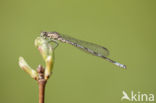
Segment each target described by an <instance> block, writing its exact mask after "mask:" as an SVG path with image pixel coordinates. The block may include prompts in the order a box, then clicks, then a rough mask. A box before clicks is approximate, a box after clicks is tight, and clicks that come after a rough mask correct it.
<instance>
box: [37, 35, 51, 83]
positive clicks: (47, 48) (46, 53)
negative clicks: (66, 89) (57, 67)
mask: <svg viewBox="0 0 156 103" xmlns="http://www.w3.org/2000/svg"><path fill="white" fill-rule="evenodd" d="M35 46H36V47H37V48H38V50H39V51H40V53H41V55H42V57H43V59H44V61H45V64H46V67H45V74H44V76H45V79H46V80H47V79H48V78H49V77H50V75H51V73H52V68H53V48H52V45H51V44H50V43H49V42H48V41H47V40H46V39H44V38H43V37H38V38H37V39H36V40H35Z"/></svg>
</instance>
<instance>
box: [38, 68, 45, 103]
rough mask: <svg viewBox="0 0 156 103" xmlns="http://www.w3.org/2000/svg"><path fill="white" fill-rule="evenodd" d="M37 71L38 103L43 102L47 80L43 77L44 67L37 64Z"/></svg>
mask: <svg viewBox="0 0 156 103" xmlns="http://www.w3.org/2000/svg"><path fill="white" fill-rule="evenodd" d="M37 72H38V80H37V81H38V85H39V103H44V93H45V86H46V82H47V80H45V79H44V68H43V67H42V66H41V65H39V66H38V68H37Z"/></svg>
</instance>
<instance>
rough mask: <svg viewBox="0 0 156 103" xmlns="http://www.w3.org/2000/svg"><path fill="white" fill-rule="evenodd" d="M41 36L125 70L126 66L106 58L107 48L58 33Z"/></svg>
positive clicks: (45, 33)
mask: <svg viewBox="0 0 156 103" xmlns="http://www.w3.org/2000/svg"><path fill="white" fill-rule="evenodd" d="M41 36H42V37H45V38H49V39H50V40H51V41H53V42H56V43H57V41H61V42H62V43H67V44H71V45H73V46H75V47H77V48H80V49H81V50H83V51H86V52H88V53H90V54H93V55H95V56H98V57H101V58H103V59H105V60H106V61H109V62H111V63H113V64H115V65H116V66H119V67H121V68H124V69H125V68H126V65H123V64H120V63H118V62H116V61H114V60H111V59H110V58H108V57H107V56H108V55H109V51H108V49H107V48H105V47H103V46H100V45H97V44H94V43H90V42H86V41H83V40H78V39H75V38H73V37H70V36H67V35H63V34H60V33H58V32H41Z"/></svg>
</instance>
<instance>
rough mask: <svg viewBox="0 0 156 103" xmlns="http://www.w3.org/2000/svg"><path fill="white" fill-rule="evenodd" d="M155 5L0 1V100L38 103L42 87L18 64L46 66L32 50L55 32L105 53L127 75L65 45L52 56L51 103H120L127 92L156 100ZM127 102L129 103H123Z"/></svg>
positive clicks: (149, 1)
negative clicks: (44, 36) (45, 33)
mask: <svg viewBox="0 0 156 103" xmlns="http://www.w3.org/2000/svg"><path fill="white" fill-rule="evenodd" d="M155 11H156V2H155V1H154V0H1V1H0V32H1V33H0V47H1V49H0V66H1V69H0V81H1V83H0V102H1V103H37V102H38V85H37V82H36V81H35V80H33V79H31V77H29V75H28V74H26V73H25V72H24V71H22V70H21V69H20V68H19V66H18V58H19V56H23V57H24V58H25V60H26V61H27V62H28V63H29V64H30V66H31V67H33V68H34V69H36V68H37V66H38V65H39V64H42V65H44V62H43V60H42V57H41V56H40V54H39V52H38V50H37V48H36V47H35V46H34V40H35V38H36V37H38V36H39V35H40V32H41V31H57V32H60V33H64V34H67V35H69V36H72V37H75V38H77V39H81V40H85V41H89V42H93V43H96V44H99V45H102V46H105V47H107V48H108V49H109V50H110V56H109V57H110V58H111V59H113V60H116V61H118V62H120V63H123V64H126V65H127V70H123V69H121V68H119V67H116V66H114V65H113V64H111V63H109V62H107V61H105V60H103V59H101V58H98V57H95V56H91V55H88V54H86V53H84V52H82V51H81V50H79V49H77V48H74V47H73V46H70V45H68V44H60V45H59V47H58V48H57V49H56V50H55V64H54V69H53V75H52V77H51V78H50V79H49V81H48V83H47V88H46V103H106V102H107V103H108V102H109V103H120V102H121V97H122V96H123V94H122V91H123V90H124V91H126V92H127V93H128V94H129V95H130V92H131V91H134V92H135V93H137V92H141V93H147V94H148V93H152V94H156V80H155V79H156V65H155V64H156V63H155V62H156V13H155ZM122 102H123V103H130V102H129V101H126V100H124V101H122Z"/></svg>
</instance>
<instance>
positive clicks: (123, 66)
mask: <svg viewBox="0 0 156 103" xmlns="http://www.w3.org/2000/svg"><path fill="white" fill-rule="evenodd" d="M114 64H115V65H116V66H119V67H121V68H123V69H127V67H126V65H123V64H120V63H118V62H116V63H114Z"/></svg>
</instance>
